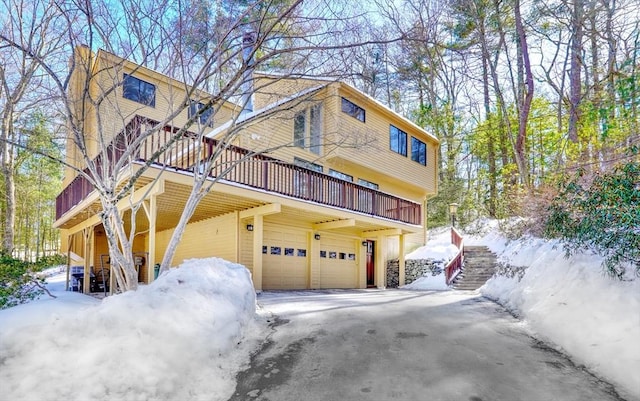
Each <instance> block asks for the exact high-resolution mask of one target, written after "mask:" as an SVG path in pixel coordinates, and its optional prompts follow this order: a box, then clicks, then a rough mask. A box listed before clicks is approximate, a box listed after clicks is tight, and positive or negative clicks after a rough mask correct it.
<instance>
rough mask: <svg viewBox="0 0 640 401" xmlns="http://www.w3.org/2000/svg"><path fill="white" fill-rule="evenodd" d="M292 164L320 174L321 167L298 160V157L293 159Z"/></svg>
mask: <svg viewBox="0 0 640 401" xmlns="http://www.w3.org/2000/svg"><path fill="white" fill-rule="evenodd" d="M293 164H295V165H296V166H300V167H304V168H306V169H309V170H313V171H317V172H318V173H322V166H321V165H319V164H316V163H312V162H310V161H307V160H304V159H300V158H299V157H294V158H293Z"/></svg>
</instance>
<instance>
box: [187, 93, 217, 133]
mask: <svg viewBox="0 0 640 401" xmlns="http://www.w3.org/2000/svg"><path fill="white" fill-rule="evenodd" d="M204 108H205V105H204V103H200V102H195V101H193V100H192V101H191V103H190V104H189V118H191V117H193V116H195V115H196V114H198V111H200V110H202V109H204ZM199 120H200V124H202V125H205V126H207V127H211V128H213V107H209V108H208V109H207V110H205V111H203V112H202V114H200V119H199Z"/></svg>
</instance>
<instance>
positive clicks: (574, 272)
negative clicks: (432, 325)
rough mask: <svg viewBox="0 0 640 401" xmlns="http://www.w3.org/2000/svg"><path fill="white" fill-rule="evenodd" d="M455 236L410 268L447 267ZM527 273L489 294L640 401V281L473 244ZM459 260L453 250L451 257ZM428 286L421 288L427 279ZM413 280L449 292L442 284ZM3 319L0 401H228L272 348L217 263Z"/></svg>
mask: <svg viewBox="0 0 640 401" xmlns="http://www.w3.org/2000/svg"><path fill="white" fill-rule="evenodd" d="M449 240H450V237H449V232H448V230H447V231H442V232H440V233H438V234H437V235H434V236H433V238H432V239H431V240H430V242H429V244H428V246H427V247H426V248H423V249H419V250H417V251H416V252H414V253H413V254H411V255H407V257H408V258H416V259H420V258H435V259H437V258H442V259H445V260H448V259H450V258H451V256H453V255H450V254H451V252H454V250H452V249H451V248H450V246H449V244H448V242H449ZM465 244H471V245H473V244H484V245H487V246H489V247H490V248H491V249H492V250H493V251H494V252H496V253H498V254H499V256H500V259H501V260H502V261H503V262H505V263H509V264H511V265H514V266H527V268H526V269H525V270H524V272H525V274H524V276H523V278H522V280H520V281H518V279H517V278H515V277H514V278H509V277H504V276H502V277H496V278H493V279H492V280H490V281H489V282H488V283H487V284H486V285H485V286H484V287H483V288H482V289H481V292H482V294H483V295H485V296H487V297H490V298H492V299H495V300H497V301H498V302H500V303H502V304H503V305H505V306H506V307H508V308H509V309H511V310H512V311H513V312H514V313H515V314H517V315H518V316H519V317H521V318H522V319H523V320H524V322H525V323H524V324H525V325H527V326H528V327H529V329H530V330H532V331H533V332H534V333H536V335H537V337H539V338H542V339H544V340H546V341H547V342H549V343H551V344H554V345H556V346H557V348H558V349H560V350H562V351H563V352H565V353H566V354H568V355H569V356H570V357H571V358H572V360H573V361H574V362H575V363H576V364H583V365H585V366H586V367H587V368H588V369H589V370H591V371H592V372H594V373H597V374H598V375H599V376H601V377H603V378H605V379H607V380H608V381H610V382H612V383H613V384H615V385H616V386H617V387H618V389H619V392H620V393H621V394H622V395H623V396H625V395H627V397H628V398H631V399H640V343H639V342H638V339H639V338H640V279H638V278H637V277H632V276H630V277H628V279H627V281H622V282H621V281H617V280H613V279H611V278H609V277H607V276H605V275H604V274H603V273H602V269H601V267H600V262H601V260H600V259H599V258H598V257H597V256H594V255H591V254H586V253H585V254H583V255H577V256H574V257H572V258H570V259H565V258H564V252H563V251H562V249H561V246H559V244H557V243H556V242H553V241H545V240H541V239H535V238H525V239H522V240H518V241H512V242H509V241H507V240H506V239H505V238H504V237H503V236H501V235H500V234H499V232H498V230H497V229H496V227H495V224H494V225H493V227H489V229H488V230H487V231H486V234H483V235H479V234H478V235H475V236H472V235H465ZM454 253H455V252H454ZM421 280H422V281H421ZM421 280H417V281H416V282H414V283H413V285H412V286H405V288H409V289H410V288H413V289H419V290H433V289H446V288H447V287H446V285H444V275H439V276H434V277H426V278H424V279H421ZM49 283H50V284H49V288H50V289H51V290H52V292H53V294H54V295H56V296H57V298H55V299H52V298H49V297H48V296H47V295H43V296H42V297H41V298H40V299H39V300H38V301H34V302H31V303H29V304H25V305H20V306H17V307H14V308H10V309H6V310H2V311H0V384H1V389H0V400H12V401H14V400H16V401H17V400H38V401H40V400H62V399H64V400H87V399H91V400H169V399H171V400H174V399H180V400H200V399H206V400H226V399H228V398H229V396H230V395H231V394H232V393H233V390H234V388H235V374H236V372H237V371H238V370H239V369H240V367H241V366H243V365H244V364H246V363H247V362H248V361H249V354H250V352H251V351H252V350H254V349H256V347H257V345H258V343H259V342H260V341H261V340H263V339H264V337H265V335H266V333H267V329H266V326H265V323H264V319H262V318H259V317H257V315H256V304H255V292H254V290H253V286H252V284H251V280H250V277H249V272H248V271H247V270H246V269H245V268H244V267H242V266H240V265H236V264H232V263H229V262H226V261H223V260H221V259H215V258H213V259H205V260H192V261H187V262H185V263H184V264H183V265H182V268H181V269H175V270H172V271H171V272H170V273H169V274H166V275H163V276H161V277H160V278H159V279H158V280H157V281H156V282H154V283H153V284H151V285H148V286H143V287H141V288H140V289H139V290H138V291H135V292H129V293H126V294H123V295H121V296H117V297H109V298H106V299H105V300H103V301H100V300H97V299H94V298H91V297H87V296H84V295H82V294H78V293H73V292H65V291H64V275H63V274H62V275H60V274H59V275H54V276H52V277H50V278H49Z"/></svg>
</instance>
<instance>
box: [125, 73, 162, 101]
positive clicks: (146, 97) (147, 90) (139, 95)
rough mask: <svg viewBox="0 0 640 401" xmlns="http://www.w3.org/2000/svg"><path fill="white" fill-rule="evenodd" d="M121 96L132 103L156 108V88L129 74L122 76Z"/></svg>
mask: <svg viewBox="0 0 640 401" xmlns="http://www.w3.org/2000/svg"><path fill="white" fill-rule="evenodd" d="M122 96H123V97H124V98H125V99H129V100H133V101H134V102H138V103H142V104H146V105H147V106H151V107H156V86H155V85H154V84H150V83H149V82H146V81H143V80H141V79H138V78H136V77H134V76H132V75H129V74H124V79H123V81H122Z"/></svg>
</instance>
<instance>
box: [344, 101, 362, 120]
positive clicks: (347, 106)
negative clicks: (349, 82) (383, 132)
mask: <svg viewBox="0 0 640 401" xmlns="http://www.w3.org/2000/svg"><path fill="white" fill-rule="evenodd" d="M342 112H344V113H347V114H348V115H350V116H351V117H354V118H357V119H358V120H360V121H362V122H365V111H364V109H363V108H362V107H360V106H358V105H356V104H355V103H353V102H351V101H349V100H347V99H345V98H342Z"/></svg>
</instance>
